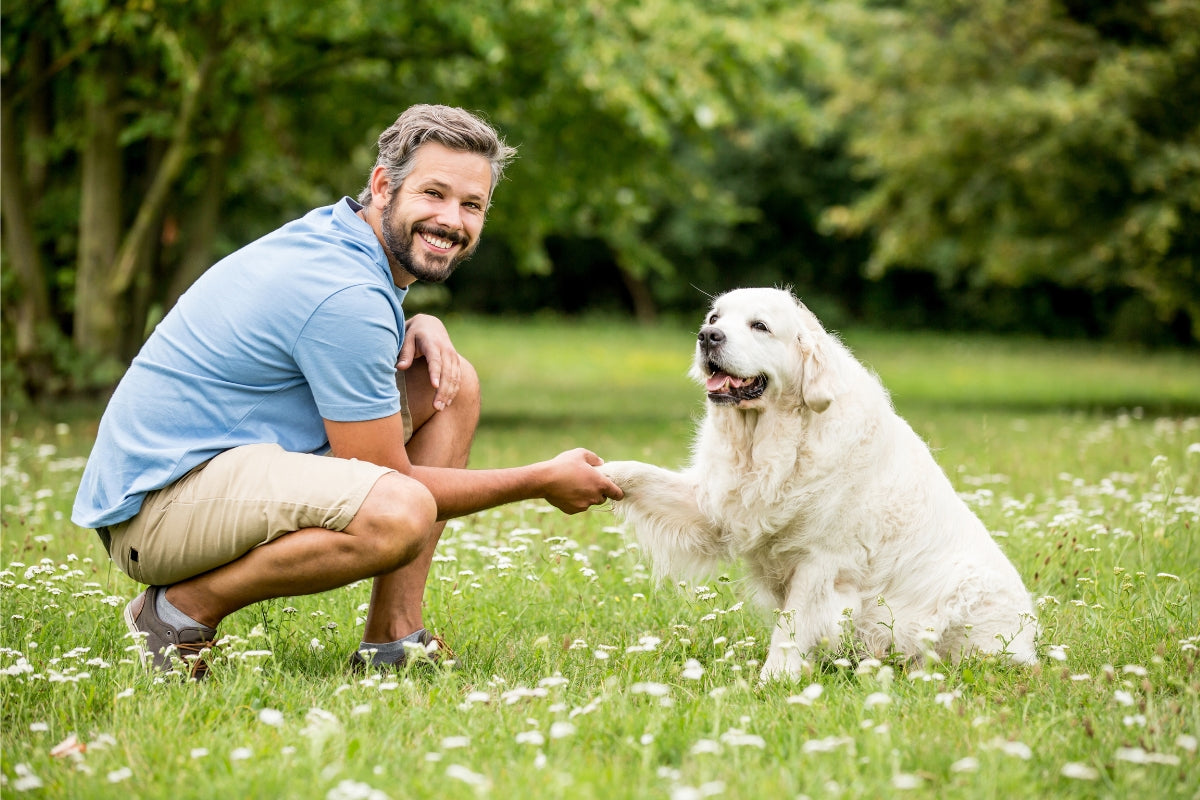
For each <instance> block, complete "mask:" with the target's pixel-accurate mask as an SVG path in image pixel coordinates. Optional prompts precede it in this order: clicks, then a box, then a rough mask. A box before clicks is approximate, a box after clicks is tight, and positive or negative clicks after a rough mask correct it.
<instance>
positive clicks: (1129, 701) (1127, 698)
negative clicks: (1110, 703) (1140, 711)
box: [1113, 689, 1133, 706]
mask: <svg viewBox="0 0 1200 800" xmlns="http://www.w3.org/2000/svg"><path fill="white" fill-rule="evenodd" d="M1113 699H1114V700H1116V701H1117V702H1118V703H1120V704H1121V705H1123V706H1131V705H1133V695H1131V694H1130V693H1129V692H1127V691H1125V690H1124V689H1117V690H1116V691H1115V692H1113Z"/></svg>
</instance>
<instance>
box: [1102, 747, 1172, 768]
mask: <svg viewBox="0 0 1200 800" xmlns="http://www.w3.org/2000/svg"><path fill="white" fill-rule="evenodd" d="M1115 758H1116V759H1117V761H1128V762H1129V763H1131V764H1163V765H1165V766H1168V767H1176V766H1179V763H1180V762H1179V756H1174V755H1170V754H1168V753H1150V752H1147V751H1145V750H1143V749H1142V748H1140V747H1118V748H1117V752H1116V754H1115Z"/></svg>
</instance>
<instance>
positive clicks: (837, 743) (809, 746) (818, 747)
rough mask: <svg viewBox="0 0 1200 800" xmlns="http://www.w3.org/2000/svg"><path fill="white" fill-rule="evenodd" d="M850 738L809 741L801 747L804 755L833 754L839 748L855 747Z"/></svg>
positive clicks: (831, 737) (828, 737) (832, 737)
mask: <svg viewBox="0 0 1200 800" xmlns="http://www.w3.org/2000/svg"><path fill="white" fill-rule="evenodd" d="M853 744H854V740H853V739H851V738H850V737H849V736H827V737H825V738H824V739H809V740H808V741H807V742H805V743H804V744H803V745H801V747H800V751H801V752H803V753H832V752H833V751H834V750H836V749H838V748H839V747H846V746H853Z"/></svg>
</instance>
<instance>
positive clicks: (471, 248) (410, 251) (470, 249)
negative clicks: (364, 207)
mask: <svg viewBox="0 0 1200 800" xmlns="http://www.w3.org/2000/svg"><path fill="white" fill-rule="evenodd" d="M393 202H394V201H393V200H388V202H387V205H386V206H384V209H383V215H382V219H381V220H380V223H379V226H380V228H381V229H382V231H383V245H384V247H385V248H386V249H387V254H388V258H389V259H390V260H391V261H393V262H394V263H395V264H398V265H399V266H400V268H401V269H403V270H404V271H405V272H407V273H408V274H409V275H412V276H413V277H414V278H416V279H417V280H419V281H424V282H426V283H443V282H445V280H446V279H447V278H449V277H450V276H451V275H453V274H454V270H455V269H457V268H458V265H459V264H461V263H462V262H464V261H466V260H467V259H468V258H470V257H471V254H472V253H474V252H475V246H476V244H478V241H475V242H471V241H469V238H468V237H467V235H466V234H465V233H462V232H461V231H448V230H445V229H444V228H436V227H433V226H431V225H423V224H421V223H417V224H416V225H414V226H412V228H410V229H407V230H405V229H402V228H401V227H400V226H399V225H397V224H395V222H394V221H393V214H392V212H393V211H394V208H393ZM419 233H426V234H428V235H430V236H432V237H434V238H436V239H444V240H446V241H449V242H454V243H455V244H458V245H462V244H466V245H467V246H466V247H464V248H463V249H462V250H460V251H459V252H458V254H457V255H444V256H442V255H437V254H434V253H429V252H426V253H424V258H421V259H418V258H417V256H416V248H415V245H416V242H415V239H416V235H417V234H419Z"/></svg>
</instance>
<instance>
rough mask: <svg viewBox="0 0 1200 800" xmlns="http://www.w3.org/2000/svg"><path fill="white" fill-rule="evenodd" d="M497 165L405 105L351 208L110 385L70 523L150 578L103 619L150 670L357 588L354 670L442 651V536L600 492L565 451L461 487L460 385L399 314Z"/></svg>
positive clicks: (447, 346) (472, 131) (230, 260)
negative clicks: (435, 608)
mask: <svg viewBox="0 0 1200 800" xmlns="http://www.w3.org/2000/svg"><path fill="white" fill-rule="evenodd" d="M513 155H515V150H514V149H513V148H510V147H507V146H506V145H505V144H504V142H503V141H502V140H501V139H500V138H499V136H498V135H497V134H496V132H495V131H494V130H492V128H491V127H490V126H489V125H488V124H487V123H485V122H483V121H482V120H480V119H478V118H476V117H475V116H473V115H471V114H469V113H467V112H465V111H463V110H461V109H454V108H448V107H445V106H414V107H413V108H410V109H408V110H407V111H405V112H404V113H403V114H401V115H400V117H399V118H398V119H397V120H396V122H395V123H394V124H393V125H392V126H391V127H390V128H388V129H387V130H386V131H384V132H383V134H382V135H381V136H380V138H379V157H378V159H377V161H376V165H375V167H374V169H373V170H372V171H371V175H370V181H369V183H368V185H367V187H366V188H365V189H364V190H363V192H362V194H361V195H360V196H359V202H357V203H356V202H354V201H352V200H351V199H350V198H348V197H347V198H343V199H342V200H341V202H339V203H336V204H335V205H332V206H328V207H325V208H318V209H315V210H314V211H312V212H310V213H308V214H307V215H305V216H304V217H303V218H301V219H299V220H296V221H294V222H291V223H288V224H287V225H284V226H283V227H282V228H280V229H279V230H277V231H275V232H273V233H271V234H268V235H267V236H265V237H263V238H262V239H259V240H258V241H256V242H253V243H251V244H249V245H247V246H246V247H244V248H242V249H241V250H239V251H237V252H235V253H233V254H232V255H230V256H228V257H227V258H225V259H222V260H221V261H220V262H218V263H217V264H216V265H214V266H213V267H212V268H211V269H210V270H208V272H206V273H205V275H204V276H202V277H201V278H200V280H198V281H197V282H196V284H195V285H194V286H193V287H192V288H191V289H189V290H188V292H187V293H185V294H184V296H183V297H182V298H180V300H179V302H178V304H177V305H176V306H175V307H174V308H173V309H172V310H171V312H170V313H169V314H168V315H167V316H166V317H165V318H164V319H163V321H162V322H161V323H160V324H159V325H158V327H157V328H156V329H155V331H154V333H153V334H152V335H151V336H150V338H149V339H148V340H147V342H146V344H145V345H144V346H143V348H142V350H141V352H140V353H139V354H138V356H137V357H136V358H135V359H134V361H133V363H132V364H131V365H130V367H129V370H128V372H127V373H126V375H125V377H124V378H123V379H122V380H121V382H120V384H119V385H118V386H117V389H116V391H115V393H114V394H113V397H112V400H111V401H110V403H109V405H108V408H107V409H106V410H105V413H104V416H103V418H102V419H101V422H100V428H99V431H98V434H97V440H96V445H95V448H94V449H93V451H92V454H91V456H90V458H89V459H88V464H87V467H86V469H85V470H84V475H83V480H82V483H81V485H80V489H79V494H78V496H77V497H76V500H75V507H74V512H73V514H72V519H73V520H74V521H75V523H76V524H78V525H81V526H83V527H89V528H95V529H97V531H98V532H99V534H100V537H101V539H102V540H103V541H104V543H105V546H106V548H107V549H108V551H109V553H110V555H111V556H112V558H113V560H114V561H115V562H116V564H117V565H118V567H120V568H121V569H122V570H123V571H124V572H125V573H126V574H128V575H129V576H130V577H132V578H133V579H135V580H137V581H139V582H141V583H145V584H148V585H149V588H148V589H146V591H145V592H143V593H142V594H141V595H139V596H138V597H137V598H135V599H134V600H133V601H132V602H131V603H130V604H129V605H128V606H127V607H126V609H125V621H126V624H127V625H128V626H129V629H130V631H131V632H132V633H134V634H135V638H137V639H139V640H142V641H143V645H142V647H143V655H144V658H148V659H150V660H151V661H152V662H153V664H154V665H155V666H156V667H158V668H159V669H163V670H167V669H170V668H171V667H172V665H173V660H172V657H171V654H172V652H175V653H176V654H178V655H180V656H183V657H184V658H185V660H187V661H190V667H189V672H190V673H191V675H192V677H195V678H199V677H202V676H203V675H204V673H205V671H206V670H207V666H206V664H205V662H204V659H203V658H202V657H200V656H201V654H202V653H203V651H204V650H205V649H206V648H209V647H211V646H212V644H213V642H214V641H215V639H216V629H217V625H218V624H219V623H220V622H221V620H222V619H224V618H225V617H226V616H228V615H229V614H231V613H233V612H234V611H237V610H238V609H240V608H243V607H245V606H247V605H250V604H251V603H255V602H258V601H260V600H266V599H269V598H275V597H284V596H290V595H298V594H310V593H315V592H321V591H325V590H328V589H333V588H335V587H340V586H345V585H347V584H349V583H351V582H353V581H357V580H361V579H363V578H374V584H373V588H372V593H371V603H370V610H369V611H368V613H367V620H366V626H365V629H364V634H363V644H362V645H360V648H359V650H358V651H357V652H355V653H354V654H353V655H352V657H351V662H352V664H354V665H355V666H358V667H362V666H364V665H366V664H367V663H371V664H374V665H399V664H403V663H404V659H405V648H406V646H413V645H417V646H427V647H433V646H434V645H436V644H440V640H438V639H437V638H436V637H435V636H433V635H432V634H430V633H429V632H427V631H426V630H425V628H424V624H423V621H422V617H421V601H422V597H423V594H424V588H425V582H426V578H427V576H428V574H429V569H430V565H431V563H432V558H433V552H434V548H435V546H436V544H437V542H438V538H439V536H440V535H441V532H442V529H443V527H444V526H445V520H447V519H449V518H452V517H456V516H462V515H465V514H470V513H473V512H475V511H479V510H482V509H485V508H491V507H493V506H497V505H501V504H504V503H508V502H512V501H517V500H523V499H533V498H543V499H545V500H547V501H548V502H550V503H551V504H553V505H554V506H555V507H557V508H559V509H560V510H562V511H564V512H566V513H576V512H579V511H583V510H586V509H587V508H589V507H590V506H592V505H594V504H597V503H602V502H604V501H605V499H606V498H609V497H611V498H620V497H621V490H620V489H619V488H618V487H617V486H616V485H615V484H613V483H612V482H611V481H610V480H608V479H607V478H605V477H604V476H603V475H601V474H600V472H599V471H598V470H596V469H595V467H596V466H597V465H599V464H600V463H601V460H600V459H599V458H598V457H597V456H596V455H594V454H593V453H590V452H588V451H586V450H574V451H569V452H566V453H562V454H560V455H558V456H557V457H555V458H553V459H551V460H549V461H545V462H540V463H536V464H531V465H527V466H522V467H514V468H510V469H497V470H468V469H466V465H467V457H468V455H469V452H470V447H471V441H472V439H473V437H474V433H475V428H476V425H477V423H478V420H479V383H478V378H477V376H476V374H475V371H474V370H473V368H472V367H471V365H470V364H469V363H468V362H467V361H466V360H465V359H463V358H462V357H461V356H460V355H459V354H458V353H457V352H456V351H455V349H454V347H453V346H452V344H451V342H450V339H449V336H448V335H447V333H446V329H445V327H444V326H443V325H442V324H441V322H440V321H438V320H437V319H435V318H433V317H430V316H427V315H416V316H414V317H412V318H411V319H408V320H407V321H406V320H405V317H404V313H403V310H402V308H401V303H402V301H403V299H404V295H405V293H406V291H407V288H408V287H409V285H411V284H412V283H413V282H414V281H417V280H424V281H434V282H437V281H444V280H445V279H446V278H447V277H449V275H450V274H451V273H452V272H453V271H454V269H455V267H456V266H457V265H458V264H459V263H461V262H462V261H463V260H464V259H466V258H467V257H468V256H470V255H471V253H472V252H473V251H474V250H475V247H476V246H477V245H478V243H479V235H480V233H481V231H482V228H483V223H484V217H485V214H486V211H487V208H488V205H489V203H490V201H491V197H492V191H493V189H494V188H495V186H496V183H497V182H498V181H499V180H500V178H501V176H502V174H503V171H504V168H505V166H506V165H507V162H508V161H509V160H511V158H512V157H513Z"/></svg>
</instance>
